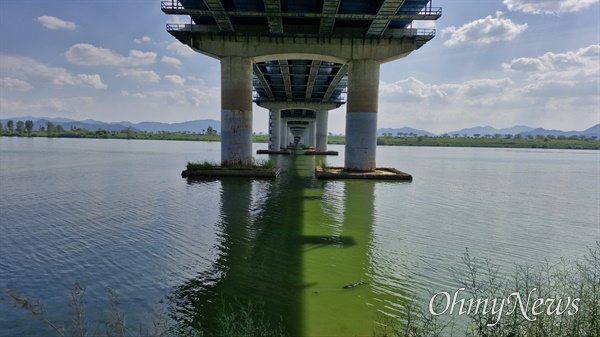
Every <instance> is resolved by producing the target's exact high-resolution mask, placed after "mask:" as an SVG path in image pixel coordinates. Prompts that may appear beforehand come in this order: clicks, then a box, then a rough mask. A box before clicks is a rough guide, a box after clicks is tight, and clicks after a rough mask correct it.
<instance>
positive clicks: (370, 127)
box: [344, 112, 377, 171]
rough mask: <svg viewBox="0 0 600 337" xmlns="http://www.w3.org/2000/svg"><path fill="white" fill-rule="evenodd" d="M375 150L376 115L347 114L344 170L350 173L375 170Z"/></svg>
mask: <svg viewBox="0 0 600 337" xmlns="http://www.w3.org/2000/svg"><path fill="white" fill-rule="evenodd" d="M376 148H377V113H376V112H349V113H347V114H346V145H345V159H344V168H346V170H350V171H373V170H375V168H376V166H375V165H376V163H375V156H376Z"/></svg>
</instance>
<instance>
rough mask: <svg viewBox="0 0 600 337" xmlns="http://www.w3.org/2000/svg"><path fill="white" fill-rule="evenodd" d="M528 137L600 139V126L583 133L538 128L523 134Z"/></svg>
mask: <svg viewBox="0 0 600 337" xmlns="http://www.w3.org/2000/svg"><path fill="white" fill-rule="evenodd" d="M528 135H532V136H537V135H542V136H547V135H554V136H557V137H558V136H565V137H571V136H586V137H592V136H596V137H598V138H600V124H596V125H594V126H592V127H591V128H589V129H586V130H583V131H562V130H546V129H543V128H537V129H533V130H531V131H528V132H522V133H521V136H528Z"/></svg>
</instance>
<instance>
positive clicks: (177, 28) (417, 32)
mask: <svg viewBox="0 0 600 337" xmlns="http://www.w3.org/2000/svg"><path fill="white" fill-rule="evenodd" d="M203 27H205V26H201V25H196V24H188V23H167V31H168V32H182V33H186V32H188V33H192V32H205V33H217V32H215V31H214V30H206V29H203ZM219 34H223V35H241V36H270V35H269V34H268V33H249V32H244V33H219ZM435 34H436V30H435V29H427V28H404V29H393V33H392V34H387V35H373V36H372V37H370V36H367V38H373V39H377V38H389V37H434V36H435ZM278 36H282V37H286V36H290V37H294V36H296V37H298V36H302V37H323V35H319V34H293V33H292V34H281V35H278ZM327 37H332V38H355V37H360V38H364V37H365V35H357V34H352V35H351V34H345V35H344V34H333V35H327Z"/></svg>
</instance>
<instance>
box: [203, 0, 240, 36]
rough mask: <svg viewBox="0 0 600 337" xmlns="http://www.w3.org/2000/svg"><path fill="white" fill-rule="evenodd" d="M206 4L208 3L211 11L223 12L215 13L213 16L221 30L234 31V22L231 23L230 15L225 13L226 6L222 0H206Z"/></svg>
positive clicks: (207, 5)
mask: <svg viewBox="0 0 600 337" xmlns="http://www.w3.org/2000/svg"><path fill="white" fill-rule="evenodd" d="M204 4H206V7H207V8H208V10H209V11H210V12H212V13H221V14H217V15H213V18H214V19H215V22H216V23H217V26H218V27H219V29H220V30H221V31H223V32H233V31H234V28H233V24H232V23H231V20H230V19H229V16H227V15H225V13H224V11H225V8H223V4H222V3H221V0H204Z"/></svg>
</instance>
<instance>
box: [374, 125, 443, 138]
mask: <svg viewBox="0 0 600 337" xmlns="http://www.w3.org/2000/svg"><path fill="white" fill-rule="evenodd" d="M398 132H400V133H404V134H410V133H412V134H416V135H417V136H429V137H433V136H435V134H433V133H431V132H429V131H424V130H417V129H413V128H409V127H406V126H405V127H403V128H400V129H392V128H383V129H378V130H377V135H378V136H382V135H384V134H385V135H387V134H388V133H391V134H392V136H394V137H396V136H397V135H398Z"/></svg>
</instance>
